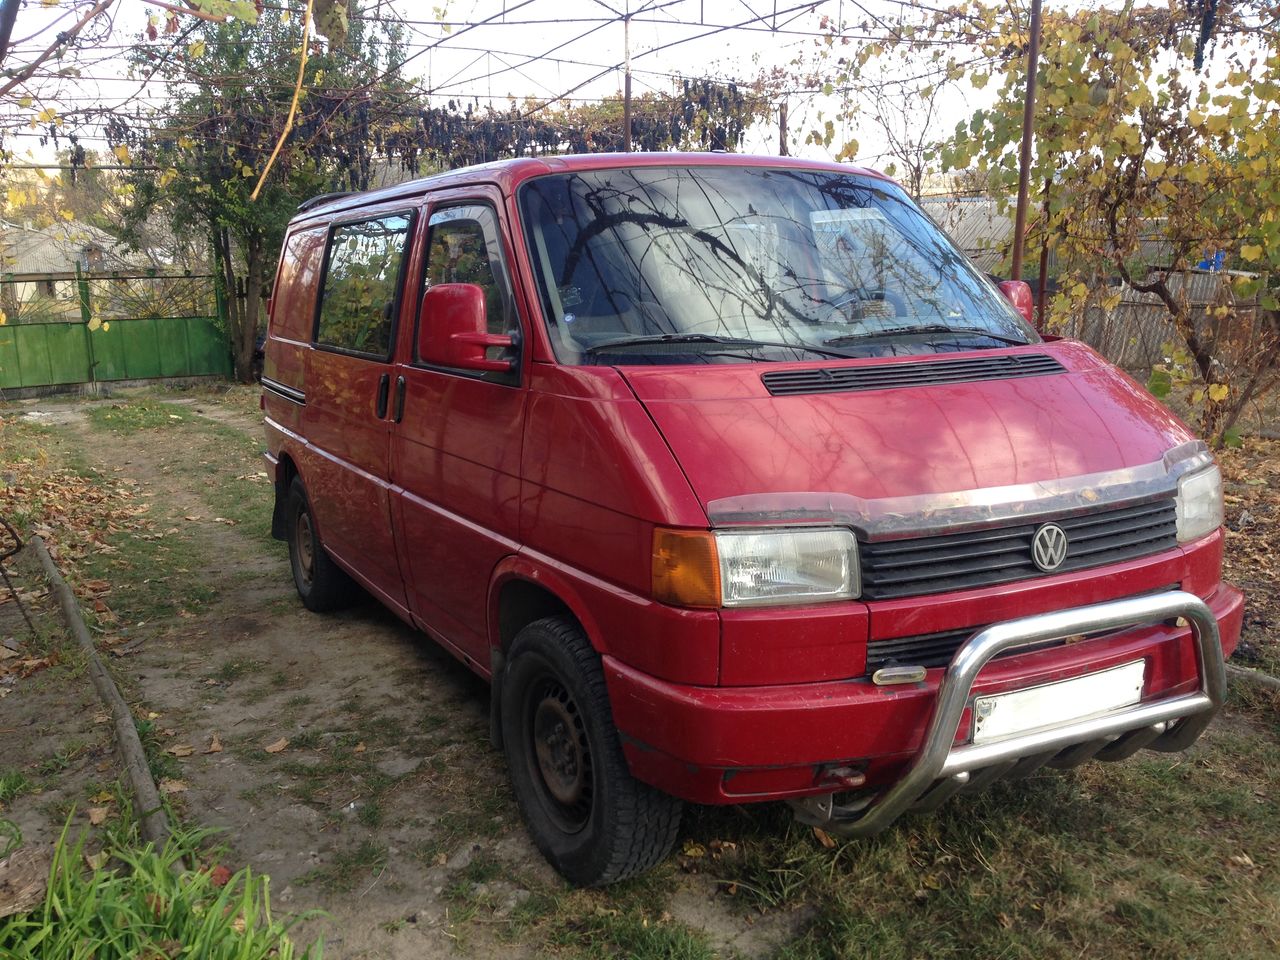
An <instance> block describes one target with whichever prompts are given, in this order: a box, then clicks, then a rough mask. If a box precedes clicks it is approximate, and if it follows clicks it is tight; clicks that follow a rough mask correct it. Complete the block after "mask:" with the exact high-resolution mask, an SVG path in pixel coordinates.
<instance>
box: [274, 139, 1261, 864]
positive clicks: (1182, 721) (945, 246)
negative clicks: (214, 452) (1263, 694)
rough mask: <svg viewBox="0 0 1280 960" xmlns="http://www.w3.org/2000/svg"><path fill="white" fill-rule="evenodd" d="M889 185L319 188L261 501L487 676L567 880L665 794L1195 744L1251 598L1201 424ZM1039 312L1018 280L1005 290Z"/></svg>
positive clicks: (564, 164) (703, 171)
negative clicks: (990, 272)
mask: <svg viewBox="0 0 1280 960" xmlns="http://www.w3.org/2000/svg"><path fill="white" fill-rule="evenodd" d="M1004 289H1005V293H1006V296H1004V297H1002V296H1001V291H999V290H997V288H996V287H995V286H994V285H993V284H992V283H991V281H989V280H988V279H987V278H986V277H984V276H983V275H981V274H980V273H979V272H977V271H976V270H975V268H974V267H973V266H972V264H970V263H969V262H968V261H967V260H966V259H965V257H964V256H963V254H961V253H960V252H959V251H957V250H956V248H955V247H954V246H953V245H952V244H951V243H950V242H949V241H948V240H947V238H946V237H945V236H944V235H943V234H942V233H941V232H940V231H939V230H938V229H937V228H936V227H935V226H934V225H933V224H932V223H931V222H930V221H929V220H928V218H926V217H925V216H924V215H923V214H922V213H921V212H920V211H919V210H918V209H917V208H916V206H915V205H914V204H912V203H911V201H910V200H909V199H908V197H907V196H906V194H905V193H904V192H903V191H902V190H901V189H900V188H899V187H898V186H897V185H895V184H894V183H893V182H892V181H890V180H888V179H886V178H885V177H883V176H880V175H878V174H876V173H873V172H871V171H868V170H859V169H854V168H851V167H847V166H840V165H834V164H825V163H808V162H803V161H798V160H792V159H782V158H777V157H741V156H726V155H679V154H660V155H659V154H655V155H642V154H627V155H614V156H583V157H564V158H555V159H522V160H515V161H510V162H505V163H497V164H491V165H487V166H481V167H474V168H470V169H466V170H459V171H455V172H452V173H448V174H444V175H441V176H436V177H431V178H428V179H425V180H419V181H416V182H413V183H407V184H402V185H400V186H395V187H390V188H387V189H383V190H378V191H374V192H372V193H365V194H359V195H348V196H337V197H326V198H319V199H318V200H317V201H312V202H310V203H307V204H304V206H303V208H302V209H301V210H300V211H299V213H298V215H297V216H296V217H295V218H294V220H293V221H292V223H291V224H290V225H289V228H288V234H287V237H286V239H285V243H284V252H283V256H282V257H281V259H280V268H279V273H278V275H277V277H276V283H275V293H274V298H273V303H272V310H271V321H270V333H269V336H268V338H267V342H266V356H265V375H264V376H263V378H262V384H263V387H264V388H265V394H264V404H265V409H266V411H267V421H266V424H267V427H266V429H267V438H268V445H269V452H268V454H267V460H268V463H269V465H270V471H271V475H272V477H273V478H274V480H275V489H276V508H275V516H274V520H273V533H274V534H275V535H276V536H277V537H280V538H282V539H285V540H287V541H288V544H289V555H290V559H291V562H292V567H293V575H294V579H295V581H296V583H297V588H298V593H299V594H300V595H301V597H302V601H303V603H305V604H306V605H307V607H309V608H310V609H312V610H328V609H332V608H334V607H336V606H338V605H339V604H341V603H343V602H345V601H347V600H348V599H349V598H350V597H351V596H352V593H353V588H354V586H355V585H359V587H362V588H363V589H364V590H365V591H367V592H369V593H371V594H373V595H374V596H375V597H377V598H378V599H379V600H380V601H381V602H382V603H384V604H386V605H387V606H388V607H390V608H391V609H392V610H394V611H395V612H396V613H397V614H398V615H399V616H400V617H401V618H403V619H404V620H405V621H406V622H408V623H410V624H413V625H414V626H415V627H417V628H419V629H421V630H423V631H424V632H426V633H428V634H429V635H430V636H431V637H432V638H433V639H435V640H436V641H437V642H439V643H440V644H442V645H443V646H444V647H445V648H447V649H448V650H449V651H450V652H452V653H453V654H454V655H455V656H456V657H458V658H459V659H461V660H462V661H463V662H464V663H465V664H467V665H468V666H469V667H470V668H471V669H472V670H474V671H475V672H476V673H478V674H480V675H481V676H483V677H486V678H488V679H489V680H490V681H491V683H492V690H493V693H492V696H491V702H492V733H493V738H494V741H495V743H496V744H499V745H501V747H502V749H504V750H505V753H506V757H507V760H508V762H509V765H510V771H511V779H512V782H513V784H514V788H515V793H516V796H517V798H518V800H519V804H520V808H521V811H522V812H523V815H524V817H525V820H526V821H527V823H528V827H529V830H530V832H531V833H532V835H533V837H534V839H535V840H536V842H537V844H538V846H539V848H540V849H541V850H542V851H543V853H545V854H546V856H547V858H548V859H549V860H550V861H551V863H552V864H554V865H555V866H556V867H557V868H558V869H559V870H560V871H561V872H562V873H563V874H564V876H565V877H567V878H568V879H569V880H570V881H572V882H574V883H578V884H587V885H593V884H605V883H609V882H612V881H615V880H619V879H621V878H623V877H627V876H630V875H632V874H634V873H636V872H638V871H640V870H643V869H645V868H647V867H650V866H652V865H653V864H655V863H657V862H658V861H659V860H661V859H662V858H663V857H664V856H665V854H666V853H667V851H668V850H669V848H670V846H671V844H672V842H673V840H674V839H675V837H676V833H677V830H678V828H679V822H680V810H681V801H683V800H689V801H693V802H695V803H703V804H729V803H746V802H756V801H767V800H779V799H783V800H787V801H788V802H789V803H791V804H792V805H793V807H794V808H795V810H796V813H797V815H798V816H800V817H801V818H802V819H803V820H804V821H805V822H807V823H813V824H820V825H822V826H823V827H824V828H825V829H827V830H830V831H833V832H836V833H840V834H844V835H855V836H856V835H862V834H869V833H872V832H874V831H876V830H879V829H882V828H883V827H885V826H886V825H888V824H889V823H891V822H892V821H894V820H895V819H896V818H897V817H898V816H899V815H901V814H902V813H904V812H906V811H908V810H916V809H928V808H931V807H933V806H935V805H937V804H939V803H941V802H942V801H944V800H945V799H946V798H947V797H949V796H950V795H952V794H954V793H956V792H957V791H968V790H975V789H980V788H982V787H983V786H985V785H987V784H989V783H990V782H992V781H993V780H996V779H999V778H1003V777H1018V776H1024V775H1026V774H1028V773H1030V772H1031V771H1033V770H1036V769H1037V768H1039V767H1041V766H1043V765H1045V764H1048V765H1049V766H1071V765H1074V764H1078V763H1081V762H1083V761H1085V760H1088V759H1090V758H1099V759H1105V760H1114V759H1119V758H1121V757H1125V756H1128V755H1130V754H1132V753H1133V752H1135V751H1136V750H1139V749H1141V748H1144V747H1145V748H1148V749H1155V750H1181V749H1183V748H1185V747H1187V746H1188V745H1189V744H1190V743H1192V742H1193V741H1194V740H1195V739H1196V737H1197V736H1198V735H1199V734H1200V732H1201V731H1202V730H1203V729H1204V728H1205V726H1206V724H1207V723H1208V722H1209V720H1210V718H1211V717H1212V716H1213V714H1214V713H1215V712H1216V711H1217V710H1218V708H1219V707H1220V706H1221V704H1222V701H1223V697H1224V688H1225V681H1224V676H1223V674H1224V671H1223V657H1224V654H1226V653H1230V651H1231V650H1232V649H1233V648H1234V646H1235V643H1236V641H1237V638H1238V636H1239V631H1240V621H1241V610H1242V598H1241V595H1240V593H1239V592H1238V591H1237V590H1235V589H1234V588H1232V587H1231V586H1229V585H1227V584H1224V583H1223V582H1222V580H1221V565H1222V545H1223V537H1222V533H1221V531H1220V526H1221V523H1222V492H1221V478H1220V475H1219V473H1218V469H1217V467H1215V466H1214V463H1213V460H1212V458H1211V456H1210V455H1209V452H1208V450H1207V449H1206V447H1205V446H1204V444H1203V443H1201V442H1199V441H1198V440H1196V439H1195V437H1194V436H1193V435H1192V434H1191V433H1190V431H1189V430H1188V429H1187V428H1186V427H1185V426H1184V425H1183V424H1182V423H1181V422H1179V420H1178V419H1177V418H1176V417H1174V416H1173V415H1172V414H1171V413H1170V412H1169V411H1168V410H1166V409H1165V408H1164V407H1162V406H1161V405H1160V404H1159V403H1157V402H1156V401H1155V400H1154V399H1152V397H1151V396H1150V395H1149V394H1148V393H1147V392H1146V391H1144V390H1143V389H1142V387H1141V386H1139V385H1138V384H1136V383H1135V382H1134V381H1133V380H1131V379H1130V378H1129V377H1127V376H1125V375H1124V374H1123V373H1121V372H1119V371H1118V370H1116V369H1115V368H1113V367H1111V366H1109V365H1108V364H1107V363H1106V362H1104V361H1103V360H1102V359H1100V358H1099V357H1098V356H1097V355H1096V354H1095V353H1093V352H1092V351H1091V350H1089V349H1088V348H1087V347H1085V346H1083V345H1082V344H1079V343H1075V342H1071V341H1068V340H1062V339H1059V338H1056V337H1048V336H1041V335H1038V334H1037V333H1036V331H1035V329H1033V327H1032V326H1031V325H1030V323H1029V322H1028V319H1029V317H1028V316H1025V315H1020V313H1019V311H1018V310H1017V309H1015V307H1014V306H1012V305H1011V303H1010V300H1012V301H1014V302H1017V303H1020V304H1021V305H1022V307H1023V309H1024V310H1026V308H1027V305H1028V302H1029V298H1028V297H1027V296H1026V293H1027V291H1026V288H1025V285H1023V284H1006V285H1004ZM1028 313H1029V311H1028Z"/></svg>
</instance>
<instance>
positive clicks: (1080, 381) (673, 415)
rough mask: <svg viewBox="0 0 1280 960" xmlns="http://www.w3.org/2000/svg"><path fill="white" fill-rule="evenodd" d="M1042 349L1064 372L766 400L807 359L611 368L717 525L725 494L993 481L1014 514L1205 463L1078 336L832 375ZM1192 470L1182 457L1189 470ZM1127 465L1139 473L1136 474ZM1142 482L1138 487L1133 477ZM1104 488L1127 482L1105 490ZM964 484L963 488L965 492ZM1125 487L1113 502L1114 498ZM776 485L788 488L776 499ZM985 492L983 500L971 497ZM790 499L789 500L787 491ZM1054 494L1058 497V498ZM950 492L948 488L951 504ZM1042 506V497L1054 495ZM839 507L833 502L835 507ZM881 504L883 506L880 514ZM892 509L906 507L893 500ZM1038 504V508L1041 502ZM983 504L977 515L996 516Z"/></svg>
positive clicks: (857, 498) (865, 494)
mask: <svg viewBox="0 0 1280 960" xmlns="http://www.w3.org/2000/svg"><path fill="white" fill-rule="evenodd" d="M993 354H998V355H1004V356H1018V355H1024V356H1025V355H1035V356H1038V357H1043V356H1046V355H1048V356H1051V357H1052V358H1053V359H1054V360H1056V361H1057V362H1058V363H1059V364H1060V365H1061V366H1062V368H1063V369H1062V372H1059V373H1052V374H1048V375H1038V376H1023V377H1017V378H1013V379H1006V378H999V377H998V378H995V379H980V380H976V381H972V382H963V383H926V384H923V385H909V386H898V387H893V388H889V389H865V390H858V391H854V392H816V393H806V392H801V393H797V394H792V395H786V396H773V395H771V394H770V392H769V390H768V388H767V387H766V386H765V383H764V381H763V380H762V379H761V376H762V374H772V373H774V372H775V371H778V372H780V371H793V370H795V371H799V370H806V369H807V370H810V371H812V370H814V365H813V364H803V365H801V364H781V363H778V364H767V365H765V364H745V363H744V364H720V365H714V366H700V367H696V368H690V367H684V368H680V369H675V368H672V367H666V368H654V367H631V366H623V367H618V368H617V369H618V370H619V372H620V373H621V374H622V376H624V377H625V378H626V380H627V382H628V383H629V384H630V385H631V388H632V390H633V391H634V392H635V394H636V396H637V397H638V398H639V400H640V401H641V402H642V403H643V404H644V405H645V407H646V408H647V409H648V411H649V414H650V415H651V416H652V418H653V420H654V422H655V423H656V424H657V426H658V429H659V430H661V432H662V434H663V436H664V437H665V438H666V441H667V443H668V444H669V445H670V447H671V450H672V452H673V453H674V454H675V456H676V458H677V460H678V461H679V463H680V465H681V467H682V468H683V469H684V472H685V474H686V476H687V477H688V479H689V482H690V484H691V485H692V487H693V490H694V492H695V494H696V495H697V496H698V498H699V499H700V501H701V502H702V505H703V507H704V509H708V514H709V515H710V516H711V518H712V521H713V522H715V520H716V514H717V511H718V510H719V509H720V508H721V507H723V506H725V505H726V504H729V505H733V504H737V505H738V506H741V505H742V504H749V503H756V504H772V505H773V506H775V507H777V506H778V505H780V504H781V505H784V506H785V504H786V503H788V502H791V503H792V504H794V503H795V502H796V500H797V495H801V499H802V498H803V497H808V498H809V501H810V503H811V505H812V502H813V498H814V497H818V498H828V499H834V500H836V501H840V502H844V503H857V504H864V505H865V504H867V503H881V504H885V505H890V506H889V507H888V508H887V509H889V510H890V511H891V512H892V510H893V508H894V507H895V506H896V507H897V508H902V507H904V506H906V505H910V504H913V503H914V504H917V505H919V504H937V503H939V502H944V501H947V500H948V498H947V497H939V496H938V495H943V494H963V496H961V497H960V499H962V500H964V499H967V500H968V501H970V502H971V501H972V500H973V499H974V497H975V495H976V492H977V491H985V492H991V491H992V488H1000V490H1001V491H1002V493H1001V494H997V495H996V499H1000V500H1003V501H1008V503H1007V504H1006V505H1007V507H1008V509H1009V510H1011V511H1013V512H1015V513H1016V512H1020V511H1023V510H1027V511H1030V510H1033V509H1034V508H1035V504H1036V501H1037V500H1040V499H1044V500H1045V503H1044V508H1049V507H1051V506H1054V507H1062V506H1069V505H1071V504H1070V503H1068V502H1067V501H1065V500H1062V499H1061V495H1062V493H1063V492H1064V491H1073V492H1075V493H1079V492H1080V491H1081V490H1083V491H1084V492H1083V496H1084V498H1085V500H1094V499H1097V497H1098V496H1099V491H1098V490H1094V489H1086V488H1089V487H1090V486H1091V485H1095V484H1096V485H1100V487H1101V488H1102V489H1101V495H1102V497H1103V498H1105V499H1122V498H1124V497H1125V496H1128V497H1130V498H1131V497H1133V496H1136V495H1141V494H1144V493H1147V494H1149V493H1150V491H1151V489H1152V487H1151V486H1150V483H1148V482H1147V481H1159V482H1160V485H1161V486H1167V485H1168V481H1169V480H1170V479H1171V477H1170V466H1171V461H1170V460H1169V457H1168V456H1167V455H1168V454H1169V452H1170V451H1171V450H1173V449H1174V448H1182V449H1181V452H1180V453H1179V454H1177V455H1176V456H1175V459H1179V458H1181V459H1183V460H1185V459H1186V458H1187V457H1190V456H1191V455H1192V454H1193V453H1194V454H1195V456H1196V458H1197V462H1207V454H1204V452H1203V449H1204V448H1203V445H1200V444H1198V443H1194V442H1193V436H1192V434H1191V433H1190V431H1189V430H1188V429H1187V427H1186V426H1185V425H1184V424H1183V423H1182V422H1181V421H1179V420H1178V419H1177V418H1176V417H1175V416H1174V415H1173V414H1172V413H1170V412H1169V411H1168V410H1167V409H1165V408H1164V407H1163V406H1162V405H1161V404H1159V403H1158V402H1157V401H1156V400H1155V399H1154V398H1153V397H1152V396H1151V395H1150V394H1149V393H1147V391H1146V390H1144V389H1143V388H1142V387H1141V386H1140V385H1139V384H1137V383H1136V382H1135V381H1134V380H1132V379H1131V378H1129V377H1128V376H1126V375H1125V374H1123V373H1121V372H1120V371H1118V370H1116V369H1115V368H1114V367H1111V366H1110V365H1109V364H1107V363H1106V362H1105V361H1104V360H1102V359H1101V358H1100V357H1099V356H1098V355H1097V354H1095V353H1094V352H1093V351H1092V350H1090V349H1089V348H1088V347H1086V346H1084V345H1083V344H1079V343H1075V342H1072V341H1054V342H1046V343H1041V344H1035V345H1029V346H1027V347H1019V348H1014V349H1012V350H1002V351H982V352H980V353H966V354H948V355H947V356H946V357H945V358H942V357H937V356H927V357H912V358H906V359H897V358H895V359H893V360H890V361H882V360H873V361H861V362H855V363H854V364H847V363H841V362H840V361H836V362H835V363H832V364H829V365H827V369H830V370H832V371H839V370H841V369H848V368H849V367H851V366H855V365H856V366H860V367H864V368H865V367H871V366H877V367H881V366H888V365H895V366H897V367H899V368H905V367H906V366H907V365H908V364H913V365H914V364H928V363H933V362H938V361H942V360H946V361H957V360H961V359H964V358H973V357H979V356H981V357H990V356H991V355H993ZM1187 465H1188V466H1189V465H1190V464H1187ZM1130 468H1134V469H1130ZM1137 480H1142V481H1143V484H1145V485H1142V484H1140V485H1139V486H1136V487H1135V486H1132V485H1131V484H1130V485H1129V486H1125V482H1127V481H1137ZM1108 485H1115V486H1124V490H1123V491H1110V490H1108V489H1106V488H1107V487H1108ZM965 492H968V493H965ZM1112 493H1120V494H1122V495H1121V496H1111V495H1110V494H1112ZM780 495H782V496H780ZM977 496H978V498H979V499H980V498H981V495H977ZM788 498H790V499H789V500H788ZM1054 498H1057V499H1054ZM951 500H955V498H951ZM1049 501H1052V503H1050V502H1049ZM837 512H838V511H837ZM880 512H884V510H883V509H882V510H881V511H880ZM899 512H900V509H899ZM1035 512H1041V510H1040V509H1035ZM993 518H994V515H992V514H990V513H988V514H986V515H984V517H983V519H993Z"/></svg>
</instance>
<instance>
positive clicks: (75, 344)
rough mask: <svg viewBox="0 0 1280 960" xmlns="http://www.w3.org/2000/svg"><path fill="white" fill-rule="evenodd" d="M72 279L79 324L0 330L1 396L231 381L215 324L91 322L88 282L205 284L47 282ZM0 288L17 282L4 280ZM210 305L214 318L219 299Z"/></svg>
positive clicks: (200, 320) (150, 277) (149, 275)
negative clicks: (115, 384)
mask: <svg viewBox="0 0 1280 960" xmlns="http://www.w3.org/2000/svg"><path fill="white" fill-rule="evenodd" d="M72 276H74V282H75V290H76V297H75V301H78V303H77V304H76V307H73V309H76V308H78V311H79V314H80V319H79V321H75V320H72V319H61V320H59V319H49V320H39V321H36V322H26V323H13V324H8V325H5V326H0V389H18V388H23V387H48V386H59V385H64V384H76V383H101V382H110V381H112V380H152V379H158V378H165V377H198V376H210V375H216V376H224V377H227V376H230V375H231V369H232V368H231V352H230V349H229V345H228V343H227V338H226V336H225V335H224V334H223V332H222V329H221V327H222V325H221V324H220V323H219V321H218V318H217V317H212V316H177V317H130V316H113V317H110V319H105V318H104V319H102V320H101V322H99V321H94V320H92V316H93V310H92V308H91V297H90V283H91V282H92V281H94V280H102V281H103V282H107V281H116V280H141V281H169V280H178V281H190V280H195V281H200V280H208V279H211V278H208V277H203V276H195V277H188V276H183V277H166V276H162V275H159V274H158V273H157V272H156V271H148V272H145V273H141V274H136V273H135V274H130V273H112V274H110V275H108V276H106V277H99V278H94V277H89V276H86V275H83V274H81V272H80V270H79V268H77V269H76V271H75V274H74V275H69V274H68V275H65V276H64V275H58V276H57V277H56V278H55V277H54V275H52V274H50V275H49V277H50V278H54V279H58V280H65V279H70V278H71V277H72ZM20 279H23V280H28V279H29V278H27V277H25V276H24V277H22V278H20ZM0 282H5V283H13V282H15V280H14V277H13V275H11V274H10V275H5V276H4V277H2V278H0ZM14 289H16V287H15V288H14ZM11 292H12V291H11ZM75 301H73V302H75ZM215 301H216V303H217V309H218V312H219V313H221V312H223V311H222V303H221V300H220V299H217V298H216V297H215ZM209 305H210V306H212V305H213V304H209ZM73 315H74V314H73Z"/></svg>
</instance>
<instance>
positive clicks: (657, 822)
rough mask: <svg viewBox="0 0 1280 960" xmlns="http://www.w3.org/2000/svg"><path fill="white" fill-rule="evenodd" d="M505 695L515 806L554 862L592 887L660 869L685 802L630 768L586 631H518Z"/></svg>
mask: <svg viewBox="0 0 1280 960" xmlns="http://www.w3.org/2000/svg"><path fill="white" fill-rule="evenodd" d="M500 696H501V712H502V741H503V745H504V749H505V750H506V754H507V764H508V766H509V767H510V770H511V781H512V785H513V787H514V788H515V794H516V799H517V800H518V802H519V804H520V812H521V813H522V814H523V816H524V819H525V823H526V824H527V825H528V827H529V832H530V834H532V836H533V840H534V842H535V843H536V844H537V845H538V849H539V850H541V851H542V853H543V855H544V856H545V857H546V858H547V859H548V860H549V861H550V862H551V865H552V866H554V867H555V868H556V869H557V870H559V871H560V873H561V874H563V875H564V877H565V879H567V880H569V881H570V882H571V883H574V884H576V885H578V886H589V887H594V886H604V885H605V884H609V883H615V882H617V881H619V880H624V879H626V878H627V877H630V876H634V875H635V874H637V873H641V872H643V871H644V870H647V869H649V868H650V867H652V866H654V865H655V864H657V863H659V862H660V861H661V860H662V859H663V857H665V856H666V855H667V853H668V851H670V849H671V845H672V844H673V843H674V842H675V838H676V833H677V831H678V830H679V828H680V813H681V807H682V804H681V803H680V801H679V800H677V799H675V798H674V797H670V796H667V795H666V794H664V793H662V792H661V791H658V790H655V789H654V788H653V787H650V786H648V785H647V784H644V783H641V782H640V781H638V780H636V779H635V778H634V777H632V776H631V772H630V771H629V770H628V769H627V763H626V758H625V757H624V756H623V754H622V745H621V743H620V741H619V739H618V732H617V730H616V729H615V728H614V725H613V716H612V712H611V711H610V708H609V697H608V692H607V690H606V689H605V683H604V674H603V673H602V671H601V669H600V658H599V657H598V656H597V655H596V652H595V650H593V649H592V647H591V644H590V642H589V641H588V640H587V638H586V636H585V635H584V634H583V632H582V628H581V627H580V626H579V625H578V624H577V623H576V622H575V621H573V620H572V619H570V618H568V617H548V618H547V619H545V620H538V621H535V622H534V623H531V624H529V626H527V627H525V628H524V629H523V630H521V631H520V633H519V634H518V635H517V636H516V638H515V640H514V642H513V643H512V645H511V650H510V655H509V657H508V660H507V665H506V668H505V671H504V674H503V676H502V677H501V692H500Z"/></svg>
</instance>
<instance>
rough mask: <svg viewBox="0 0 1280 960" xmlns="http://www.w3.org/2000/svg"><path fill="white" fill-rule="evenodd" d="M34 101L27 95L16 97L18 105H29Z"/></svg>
mask: <svg viewBox="0 0 1280 960" xmlns="http://www.w3.org/2000/svg"><path fill="white" fill-rule="evenodd" d="M34 102H35V101H34V100H32V99H31V98H30V97H29V96H24V97H19V98H18V106H20V107H29V106H31V104H32V103H34Z"/></svg>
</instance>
